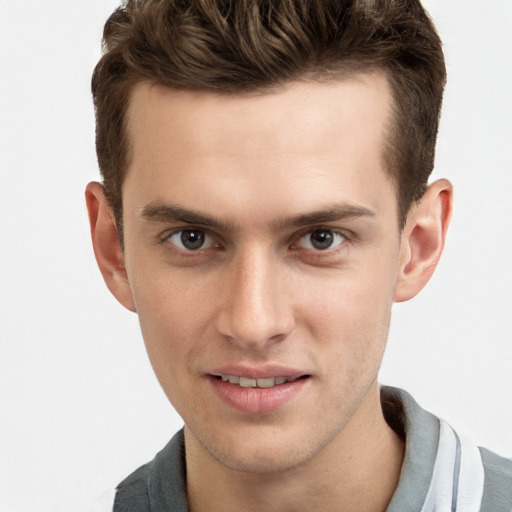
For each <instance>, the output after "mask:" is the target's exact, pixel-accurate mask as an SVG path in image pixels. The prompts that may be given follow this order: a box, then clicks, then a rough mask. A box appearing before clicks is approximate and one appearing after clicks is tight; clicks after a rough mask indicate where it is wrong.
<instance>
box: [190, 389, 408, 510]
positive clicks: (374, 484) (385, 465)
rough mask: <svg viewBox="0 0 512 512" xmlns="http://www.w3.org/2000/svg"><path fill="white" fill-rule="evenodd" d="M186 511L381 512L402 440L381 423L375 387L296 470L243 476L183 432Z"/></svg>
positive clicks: (397, 468)
mask: <svg viewBox="0 0 512 512" xmlns="http://www.w3.org/2000/svg"><path fill="white" fill-rule="evenodd" d="M185 440H186V458H187V494H188V501H189V509H190V510H191V512H206V511H208V512H231V511H233V512H235V511H236V512H238V511H240V510H244V511H247V512H295V511H302V510H307V509H312V508H313V507H315V508H318V509H320V510H322V511H325V512H331V511H332V512H334V511H337V512H340V511H346V512H349V511H350V512H351V511H354V512H355V511H358V512H384V511H385V510H386V508H387V506H388V504H389V502H390V500H391V498H392V496H393V493H394V491H395V489H396V487H397V485H398V480H399V476H400V469H401V465H402V461H403V455H404V444H403V442H402V440H401V439H400V438H399V437H398V436H397V435H396V434H395V433H394V432H393V430H391V428H390V427H389V426H388V425H387V423H386V421H385V419H384V417H383V414H382V409H381V406H380V399H379V390H378V386H377V384H376V383H375V385H374V386H373V387H372V389H371V390H370V392H369V393H368V395H367V396H366V398H365V400H364V402H363V403H362V404H361V406H360V408H359V409H358V411H357V412H356V413H355V414H354V415H353V416H352V418H351V420H350V421H349V422H348V423H347V424H346V426H345V428H344V429H343V430H342V431H341V432H340V433H339V434H338V435H337V436H336V437H335V438H334V439H333V440H332V441H331V442H330V443H329V444H328V445H327V446H326V447H325V448H324V449H322V450H321V451H320V452H319V453H317V454H316V455H315V456H313V457H312V458H311V459H309V460H308V461H307V462H306V463H304V464H302V465H301V466H299V467H296V468H293V469H290V470H287V471H283V472H279V473H263V474H262V473H257V474H254V473H243V472H239V471H234V470H232V469H230V468H227V467H225V466H224V465H222V464H220V463H219V462H218V461H217V460H215V459H214V458H213V457H212V456H211V455H210V454H209V453H208V452H207V451H206V450H205V449H204V448H203V447H202V445H201V444H200V443H199V441H198V440H197V438H195V436H194V435H193V434H192V433H191V432H190V431H189V430H188V429H187V428H185Z"/></svg>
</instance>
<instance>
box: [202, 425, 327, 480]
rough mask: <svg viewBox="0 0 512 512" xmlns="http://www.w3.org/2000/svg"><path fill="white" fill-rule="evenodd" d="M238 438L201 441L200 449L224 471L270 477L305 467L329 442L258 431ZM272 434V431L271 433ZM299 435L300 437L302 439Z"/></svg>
mask: <svg viewBox="0 0 512 512" xmlns="http://www.w3.org/2000/svg"><path fill="white" fill-rule="evenodd" d="M250 430H251V429H249V431H245V432H243V433H242V432H241V433H240V435H237V436H233V435H230V436H226V435H225V433H224V435H223V436H222V439H218V438H217V439H216V438H215V437H216V436H206V437H207V438H206V439H205V438H200V437H198V436H195V435H194V434H192V435H193V436H194V437H195V438H196V440H198V441H199V444H200V445H201V447H202V449H203V450H204V451H206V452H207V453H208V454H209V455H210V456H211V458H212V459H214V460H215V461H216V462H217V463H219V464H221V465H222V466H224V467H225V468H228V469H231V470H233V471H237V472H241V473H252V474H272V473H282V472H286V471H290V470H293V469H294V468H296V467H298V466H301V465H303V464H305V463H307V462H308V461H309V460H310V459H312V458H313V457H314V456H315V455H316V454H318V453H319V452H320V451H321V450H322V449H323V448H324V447H325V446H326V445H327V444H328V443H329V441H330V440H331V439H330V437H329V436H328V435H325V434H326V433H324V436H319V435H318V433H316V435H314V436H308V435H307V432H302V433H301V432H290V431H285V430H284V429H282V430H281V432H279V433H276V432H269V431H268V430H267V429H259V428H257V427H256V430H253V431H252V432H250ZM272 430H273V429H272ZM301 434H302V435H301Z"/></svg>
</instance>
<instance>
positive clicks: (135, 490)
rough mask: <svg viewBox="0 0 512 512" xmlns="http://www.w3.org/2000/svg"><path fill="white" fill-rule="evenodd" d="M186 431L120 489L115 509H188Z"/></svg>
mask: <svg viewBox="0 0 512 512" xmlns="http://www.w3.org/2000/svg"><path fill="white" fill-rule="evenodd" d="M184 452H185V450H184V436H183V430H180V431H179V432H178V433H177V434H176V435H175V436H174V437H173V438H172V439H171V440H170V441H169V443H168V444H167V446H166V447H165V448H164V449H163V450H162V451H160V452H159V453H158V454H157V455H156V457H155V458H154V459H153V460H152V461H151V462H149V463H147V464H144V465H143V466H141V467H140V468H139V469H137V470H136V471H134V472H133V473H132V474H131V475H129V476H128V477H127V478H125V479H124V480H123V481H122V482H121V483H120V484H119V485H118V486H117V489H116V497H115V500H114V509H113V512H151V511H153V512H159V511H161V510H172V511H173V512H188V506H187V498H186V490H185V488H186V485H185V481H186V476H185V473H186V470H185V453H184Z"/></svg>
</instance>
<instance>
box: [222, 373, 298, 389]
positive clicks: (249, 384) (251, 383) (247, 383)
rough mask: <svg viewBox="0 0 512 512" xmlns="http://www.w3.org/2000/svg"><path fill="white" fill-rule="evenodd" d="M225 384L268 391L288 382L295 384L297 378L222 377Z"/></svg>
mask: <svg viewBox="0 0 512 512" xmlns="http://www.w3.org/2000/svg"><path fill="white" fill-rule="evenodd" d="M220 378H221V379H222V381H223V382H229V383H230V384H235V385H238V386H240V387H242V388H261V389H268V388H273V387H274V386H279V385H281V384H285V383H286V382H293V381H295V380H297V377H268V378H265V379H250V378H247V377H238V376H236V375H221V377H220Z"/></svg>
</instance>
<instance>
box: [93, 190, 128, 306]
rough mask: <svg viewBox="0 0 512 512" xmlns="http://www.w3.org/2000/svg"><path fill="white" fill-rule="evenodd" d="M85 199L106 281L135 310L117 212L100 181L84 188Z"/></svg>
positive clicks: (101, 269) (118, 297)
mask: <svg viewBox="0 0 512 512" xmlns="http://www.w3.org/2000/svg"><path fill="white" fill-rule="evenodd" d="M85 199H86V203H87V210H88V212H89V223H90V227H91V238H92V245H93V248H94V255H95V256H96V261H97V263H98V267H99V269H100V271H101V274H102V275H103V279H104V280H105V284H106V285H107V287H108V289H109V290H110V291H111V292H112V294H113V295H114V297H115V298H116V299H117V300H118V301H119V302H120V303H121V304H122V305H123V306H124V307H125V308H127V309H129V310H130V311H134V312H135V304H134V301H133V295H132V291H131V288H130V282H129V280H128V276H127V274H126V267H125V264H124V255H123V251H122V249H121V244H120V243H119V236H118V232H117V227H116V223H115V220H114V214H113V213H112V210H111V208H110V206H109V205H108V201H107V198H106V197H105V193H104V190H103V186H102V185H101V184H100V183H97V182H91V183H89V184H88V185H87V188H86V190H85Z"/></svg>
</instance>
